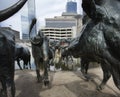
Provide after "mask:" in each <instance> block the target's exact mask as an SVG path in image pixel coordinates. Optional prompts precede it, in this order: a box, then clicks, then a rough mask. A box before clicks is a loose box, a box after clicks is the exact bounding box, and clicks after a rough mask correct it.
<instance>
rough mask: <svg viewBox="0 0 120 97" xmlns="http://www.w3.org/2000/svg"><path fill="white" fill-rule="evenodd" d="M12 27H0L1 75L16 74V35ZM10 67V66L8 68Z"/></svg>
mask: <svg viewBox="0 0 120 97" xmlns="http://www.w3.org/2000/svg"><path fill="white" fill-rule="evenodd" d="M11 31H12V30H11V29H6V28H0V76H1V75H2V76H3V75H4V76H11V73H12V78H13V76H14V55H15V53H14V50H15V49H14V48H15V36H14V35H13V34H12V33H11ZM8 67H9V68H8Z"/></svg>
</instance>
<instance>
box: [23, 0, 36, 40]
mask: <svg viewBox="0 0 120 97" xmlns="http://www.w3.org/2000/svg"><path fill="white" fill-rule="evenodd" d="M33 18H35V0H28V2H27V4H26V5H25V6H24V8H23V10H22V14H21V29H22V34H21V35H22V36H21V38H22V39H23V40H28V39H29V26H30V23H31V20H32V19H33ZM35 32H36V27H34V29H33V31H32V33H35Z"/></svg>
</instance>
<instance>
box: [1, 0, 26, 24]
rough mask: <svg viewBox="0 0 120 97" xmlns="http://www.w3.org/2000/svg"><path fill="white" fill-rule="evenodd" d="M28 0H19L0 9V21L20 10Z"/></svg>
mask: <svg viewBox="0 0 120 97" xmlns="http://www.w3.org/2000/svg"><path fill="white" fill-rule="evenodd" d="M26 1H27V0H19V1H18V2H17V3H15V4H14V5H13V6H11V7H9V8H7V9H4V10H2V11H0V22H2V21H4V20H5V19H7V18H9V17H11V16H12V15H13V14H15V13H16V12H18V11H19V10H20V9H21V8H22V6H23V5H24V4H25V3H26Z"/></svg>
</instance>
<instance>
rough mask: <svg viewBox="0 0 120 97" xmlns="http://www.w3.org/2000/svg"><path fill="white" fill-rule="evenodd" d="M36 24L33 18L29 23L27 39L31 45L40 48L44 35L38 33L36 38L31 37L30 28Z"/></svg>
mask: <svg viewBox="0 0 120 97" xmlns="http://www.w3.org/2000/svg"><path fill="white" fill-rule="evenodd" d="M36 22H37V20H36V18H34V19H33V20H32V22H31V25H30V30H29V38H30V41H31V43H32V44H33V45H39V46H40V45H42V43H43V37H44V34H43V33H42V32H41V31H39V32H38V34H37V35H36V36H33V35H32V28H33V27H34V25H35V24H36Z"/></svg>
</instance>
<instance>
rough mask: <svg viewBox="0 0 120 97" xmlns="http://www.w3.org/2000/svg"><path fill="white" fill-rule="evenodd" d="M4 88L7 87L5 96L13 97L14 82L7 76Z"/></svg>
mask: <svg viewBox="0 0 120 97" xmlns="http://www.w3.org/2000/svg"><path fill="white" fill-rule="evenodd" d="M6 88H7V97H15V84H14V80H13V79H11V78H8V79H7V80H6Z"/></svg>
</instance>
